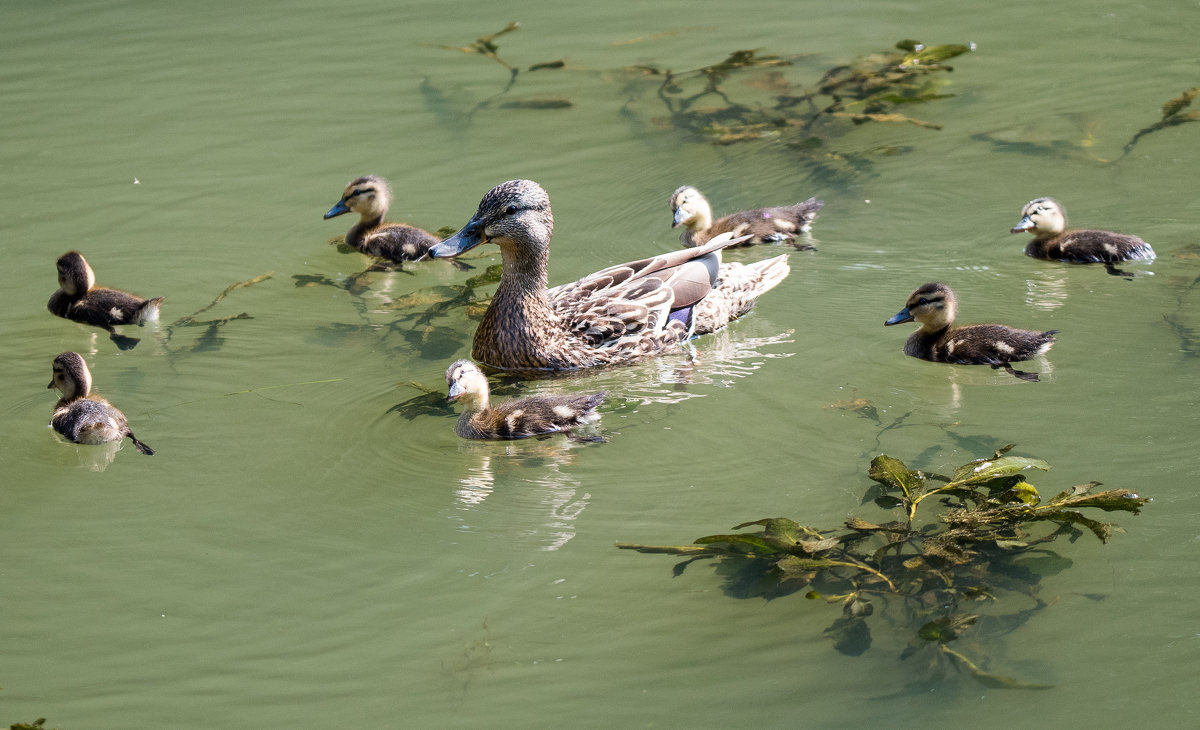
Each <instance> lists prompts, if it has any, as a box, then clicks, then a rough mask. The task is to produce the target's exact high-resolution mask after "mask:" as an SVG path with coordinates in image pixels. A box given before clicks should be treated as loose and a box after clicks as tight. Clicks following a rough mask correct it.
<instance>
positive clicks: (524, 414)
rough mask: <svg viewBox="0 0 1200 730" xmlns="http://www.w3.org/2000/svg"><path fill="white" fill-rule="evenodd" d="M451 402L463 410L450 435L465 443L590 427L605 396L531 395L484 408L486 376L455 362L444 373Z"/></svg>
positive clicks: (472, 365) (471, 366)
mask: <svg viewBox="0 0 1200 730" xmlns="http://www.w3.org/2000/svg"><path fill="white" fill-rule="evenodd" d="M446 384H447V385H449V386H450V397H449V398H448V399H447V400H449V401H451V402H453V401H456V400H461V401H463V403H464V404H465V406H466V410H464V411H463V413H462V415H461V416H459V417H458V422H457V423H456V424H454V432H455V433H457V434H458V435H459V436H462V437H463V438H467V439H523V438H527V437H529V436H539V435H541V434H547V433H557V432H559V431H569V430H570V429H571V428H573V427H575V426H581V425H583V424H585V423H592V422H593V421H595V420H597V419H599V418H600V415H599V414H598V413H596V412H595V410H596V407H597V406H599V405H600V404H601V403H603V402H604V396H605V393H603V392H600V393H595V394H593V395H541V396H538V395H535V396H529V397H527V398H519V399H517V400H514V401H509V402H507V403H501V404H499V405H497V406H490V405H488V382H487V376H485V375H484V374H483V371H482V370H480V369H479V367H478V366H476V365H475V363H473V362H471V361H470V360H459V361H458V362H455V363H454V364H453V365H451V366H450V368H449V369H448V370H446Z"/></svg>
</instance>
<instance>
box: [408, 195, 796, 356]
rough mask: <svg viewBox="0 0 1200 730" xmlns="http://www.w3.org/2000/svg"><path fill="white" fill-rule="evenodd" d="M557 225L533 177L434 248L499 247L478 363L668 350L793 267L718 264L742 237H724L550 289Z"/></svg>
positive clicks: (448, 251) (745, 304)
mask: <svg viewBox="0 0 1200 730" xmlns="http://www.w3.org/2000/svg"><path fill="white" fill-rule="evenodd" d="M553 232H554V215H553V214H552V213H551V210H550V198H549V196H548V195H547V194H546V191H545V190H543V189H542V188H541V186H540V185H538V184H537V183H535V182H533V181H532V180H510V181H508V182H506V183H503V184H501V185H498V186H496V187H495V188H493V189H492V190H491V191H489V192H488V194H487V195H485V196H484V198H483V200H482V201H481V202H480V203H479V208H478V210H477V211H476V212H475V215H474V216H473V217H472V218H471V220H470V221H468V223H467V225H466V226H464V227H463V229H462V230H460V231H459V232H458V233H456V234H455V235H453V236H451V237H450V238H448V239H446V240H445V241H443V242H442V243H440V244H438V245H437V246H435V247H433V248H432V249H431V250H430V253H431V254H432V255H433V256H437V257H440V256H456V255H458V254H460V253H462V252H464V251H467V250H470V249H472V248H474V247H475V246H478V245H480V244H481V243H495V244H497V245H498V246H499V247H500V255H501V258H502V260H503V264H504V268H503V274H502V276H501V279H500V285H499V286H498V287H497V289H496V294H495V296H494V297H493V298H492V302H491V304H490V305H489V306H488V309H487V312H486V313H485V314H484V316H483V320H482V321H481V322H480V324H479V328H478V329H477V330H476V331H475V338H474V345H473V347H472V351H471V354H472V357H474V358H475V359H476V360H477V361H479V362H481V363H484V364H486V365H488V366H489V367H492V368H496V369H502V370H570V369H575V368H584V367H594V366H599V365H607V364H612V363H619V362H625V361H629V360H632V359H635V358H638V357H642V356H645V355H651V354H655V353H658V352H662V351H663V350H664V349H665V348H667V347H669V346H671V345H675V344H678V343H680V342H683V341H684V340H686V339H687V338H689V337H691V336H693V335H699V334H705V333H708V332H712V331H714V330H717V329H720V328H721V327H724V326H725V325H726V324H728V323H729V322H730V321H731V320H732V319H734V318H736V317H739V316H741V315H742V314H744V313H746V312H747V311H749V310H750V308H751V307H752V306H753V304H754V301H755V300H756V299H757V298H758V296H759V295H760V294H762V293H763V292H765V291H767V290H769V289H771V288H772V287H774V286H775V285H776V284H778V283H779V282H780V281H782V280H783V279H784V277H786V276H787V274H788V271H789V268H788V264H787V257H786V255H784V256H776V257H775V258H772V259H767V260H766V261H760V262H757V263H754V264H749V265H742V264H737V263H731V264H721V260H720V253H719V252H720V250H721V249H722V248H725V247H726V246H730V245H733V244H736V243H738V242H739V241H738V239H732V238H729V237H728V236H723V237H718V238H716V239H714V240H712V241H710V242H709V243H708V244H705V245H704V246H700V247H698V248H695V249H681V250H678V251H673V252H671V253H667V254H663V255H661V256H654V257H651V258H648V259H642V260H641V261H633V262H630V263H626V264H620V265H618V266H611V267H609V268H607V269H603V270H601V271H598V272H596V273H594V274H591V275H589V276H585V277H584V278H582V279H580V280H578V281H575V282H572V283H570V284H563V285H561V286H557V287H555V288H553V289H547V288H546V266H547V262H548V259H549V254H550V237H551V235H552V234H553Z"/></svg>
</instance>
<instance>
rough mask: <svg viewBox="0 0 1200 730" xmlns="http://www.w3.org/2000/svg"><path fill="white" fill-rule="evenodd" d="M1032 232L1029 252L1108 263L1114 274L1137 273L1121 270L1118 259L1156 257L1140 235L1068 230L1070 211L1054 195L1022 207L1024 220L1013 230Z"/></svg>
mask: <svg viewBox="0 0 1200 730" xmlns="http://www.w3.org/2000/svg"><path fill="white" fill-rule="evenodd" d="M1024 231H1028V232H1030V233H1032V234H1033V240H1032V241H1030V242H1029V245H1027V246H1026V247H1025V255H1026V256H1032V257H1034V258H1038V259H1049V260H1051V261H1066V262H1069V263H1072V264H1104V269H1105V271H1107V272H1108V273H1110V274H1112V275H1113V276H1125V277H1129V276H1133V274H1132V273H1130V272H1128V271H1122V270H1121V269H1118V268H1117V267H1116V266H1114V264H1115V263H1116V262H1118V261H1134V260H1144V261H1153V260H1154V249H1153V248H1151V247H1150V244H1148V243H1146V242H1145V241H1143V240H1142V239H1140V238H1138V237H1137V236H1129V235H1126V234H1124V233H1113V232H1112V231H1093V230H1085V229H1072V230H1068V229H1067V213H1066V211H1065V210H1063V207H1062V204H1061V203H1059V202H1058V201H1057V200H1055V199H1053V198H1038V199H1036V200H1031V201H1030V202H1029V203H1028V204H1026V206H1025V207H1024V208H1023V209H1022V210H1021V222H1020V223H1018V224H1017V225H1015V226H1013V229H1012V231H1010V232H1011V233H1022V232H1024Z"/></svg>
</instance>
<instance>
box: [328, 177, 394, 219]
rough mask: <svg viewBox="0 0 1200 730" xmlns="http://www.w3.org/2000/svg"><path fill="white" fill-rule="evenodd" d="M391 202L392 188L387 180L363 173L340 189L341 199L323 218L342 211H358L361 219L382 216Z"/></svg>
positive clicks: (333, 215)
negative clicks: (343, 188)
mask: <svg viewBox="0 0 1200 730" xmlns="http://www.w3.org/2000/svg"><path fill="white" fill-rule="evenodd" d="M391 202H392V189H391V187H389V186H388V182H387V180H384V179H383V178H381V177H376V176H374V175H364V176H363V177H360V178H356V179H354V180H351V181H350V184H349V185H347V186H346V189H345V190H343V191H342V199H341V200H339V201H338V202H337V204H336V205H334V206H333V207H332V208H330V209H329V212H328V213H326V214H325V220H329V219H330V218H335V217H337V216H339V215H342V214H343V213H350V212H354V213H358V214H359V215H360V216H362V218H363V220H373V219H375V218H383V216H384V215H386V214H387V210H388V206H389V205H391Z"/></svg>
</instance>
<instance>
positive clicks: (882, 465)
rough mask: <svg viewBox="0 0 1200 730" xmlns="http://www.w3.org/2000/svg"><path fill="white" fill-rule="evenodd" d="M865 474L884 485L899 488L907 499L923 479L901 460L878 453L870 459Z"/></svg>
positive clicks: (910, 497)
mask: <svg viewBox="0 0 1200 730" xmlns="http://www.w3.org/2000/svg"><path fill="white" fill-rule="evenodd" d="M867 476H869V477H870V478H871V479H873V480H874V481H877V482H879V483H880V484H882V485H884V486H887V487H891V488H893V489H899V490H901V491H902V492H904V496H905V497H907V498H909V499H912V496H913V494H914V493H915V492H916V491H917V490H918V489H919V488H920V487H921V483H922V481H923V480H922V479H921V475H920V474H918V473H917V472H915V471H913V470H912V469H909V468H908V467H907V466H905V465H904V462H903V461H900V460H899V459H893V458H892V457H890V456H888V455H887V454H880V455H879V456H876V457H875V458H874V459H871V468H870V470H869V471H868V472H867Z"/></svg>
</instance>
